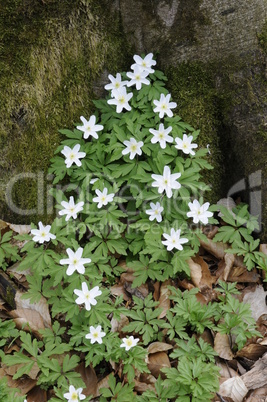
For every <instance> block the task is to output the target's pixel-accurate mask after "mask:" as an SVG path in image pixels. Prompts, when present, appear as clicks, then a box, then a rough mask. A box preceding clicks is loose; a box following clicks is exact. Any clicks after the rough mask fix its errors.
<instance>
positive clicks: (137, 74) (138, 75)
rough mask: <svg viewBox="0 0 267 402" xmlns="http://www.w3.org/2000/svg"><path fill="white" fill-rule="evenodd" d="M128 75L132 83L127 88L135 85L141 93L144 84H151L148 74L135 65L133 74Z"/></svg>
mask: <svg viewBox="0 0 267 402" xmlns="http://www.w3.org/2000/svg"><path fill="white" fill-rule="evenodd" d="M126 75H127V77H129V78H131V81H129V82H128V83H127V87H131V86H132V85H135V86H136V89H137V90H138V91H139V89H141V87H142V84H145V85H149V84H150V81H149V80H148V79H147V78H146V77H147V76H148V72H147V71H143V70H142V68H141V67H140V66H137V65H134V66H133V72H132V71H129V72H128V73H126Z"/></svg>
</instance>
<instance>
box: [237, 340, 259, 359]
mask: <svg viewBox="0 0 267 402" xmlns="http://www.w3.org/2000/svg"><path fill="white" fill-rule="evenodd" d="M266 352H267V346H266V345H261V344H258V343H251V344H249V345H247V346H244V347H243V348H242V349H241V350H239V351H238V352H237V354H236V355H237V356H238V357H246V358H247V359H250V360H257V359H259V357H262V355H263V354H264V353H266Z"/></svg>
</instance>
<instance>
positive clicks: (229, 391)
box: [219, 376, 248, 402]
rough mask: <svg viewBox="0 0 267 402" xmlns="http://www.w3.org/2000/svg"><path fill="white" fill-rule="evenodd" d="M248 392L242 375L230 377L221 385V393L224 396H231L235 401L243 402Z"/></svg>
mask: <svg viewBox="0 0 267 402" xmlns="http://www.w3.org/2000/svg"><path fill="white" fill-rule="evenodd" d="M247 393H248V389H247V387H246V386H245V384H244V382H243V380H242V378H241V377H238V376H236V377H234V378H229V379H228V380H226V381H225V382H224V383H223V384H221V385H220V389H219V394H220V395H222V396H229V397H230V398H232V399H233V401H234V402H242V401H243V400H244V398H245V396H246V395H247Z"/></svg>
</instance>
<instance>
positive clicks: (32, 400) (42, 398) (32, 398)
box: [27, 387, 47, 402]
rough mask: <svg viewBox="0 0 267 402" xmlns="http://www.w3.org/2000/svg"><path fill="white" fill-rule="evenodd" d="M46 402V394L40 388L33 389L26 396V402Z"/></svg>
mask: <svg viewBox="0 0 267 402" xmlns="http://www.w3.org/2000/svg"><path fill="white" fill-rule="evenodd" d="M37 401H38V402H46V401H47V392H46V391H45V390H44V389H41V388H40V387H34V388H33V389H32V390H31V391H30V392H29V393H28V395H27V402H37Z"/></svg>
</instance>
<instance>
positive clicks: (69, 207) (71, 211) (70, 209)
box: [59, 196, 84, 221]
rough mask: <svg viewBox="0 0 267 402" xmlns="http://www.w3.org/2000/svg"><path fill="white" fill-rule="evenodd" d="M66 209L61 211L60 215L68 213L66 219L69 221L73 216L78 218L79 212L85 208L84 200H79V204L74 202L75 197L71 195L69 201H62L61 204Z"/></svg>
mask: <svg viewBox="0 0 267 402" xmlns="http://www.w3.org/2000/svg"><path fill="white" fill-rule="evenodd" d="M60 205H62V207H64V209H61V210H60V211H59V215H66V218H65V220H66V221H68V220H69V219H70V218H71V217H72V218H73V219H76V218H77V214H78V213H79V212H81V211H82V210H83V205H84V202H83V201H81V202H78V204H75V203H74V198H73V197H72V196H71V197H70V199H69V202H67V201H62V202H61V204H60Z"/></svg>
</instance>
